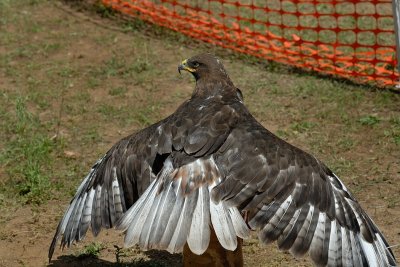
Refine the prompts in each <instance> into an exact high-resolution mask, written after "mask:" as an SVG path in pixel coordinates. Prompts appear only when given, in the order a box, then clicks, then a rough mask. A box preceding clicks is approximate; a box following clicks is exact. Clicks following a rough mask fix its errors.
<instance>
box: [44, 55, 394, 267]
mask: <svg viewBox="0 0 400 267" xmlns="http://www.w3.org/2000/svg"><path fill="white" fill-rule="evenodd" d="M178 70H179V71H181V70H185V71H188V72H190V73H192V74H193V75H194V77H195V79H196V87H195V89H194V91H193V94H192V97H191V98H190V99H189V100H187V101H186V102H184V103H183V104H182V105H181V106H180V107H179V108H178V109H177V110H176V112H175V113H173V114H172V115H170V116H169V117H167V118H165V119H164V120H162V121H160V122H158V123H156V124H154V125H152V126H150V127H148V128H146V129H143V130H141V131H140V132H138V133H137V134H133V135H130V136H128V137H126V138H124V139H122V140H121V141H119V142H118V143H117V144H115V145H114V146H113V147H112V148H111V149H110V150H109V151H108V152H107V153H106V154H105V156H104V157H103V158H101V159H100V160H99V161H98V162H97V163H96V164H95V165H94V166H93V167H92V169H91V171H90V173H89V174H88V176H87V177H86V178H85V179H84V181H83V182H82V184H81V185H80V186H79V188H78V191H77V193H76V195H75V196H74V198H73V199H72V201H71V203H70V206H69V207H68V209H67V211H66V213H65V215H64V217H63V219H62V220H61V222H60V224H59V225H58V228H57V231H56V233H55V236H54V239H53V242H52V244H51V246H50V250H49V258H50V259H51V257H52V255H53V252H54V248H55V245H56V243H57V241H58V239H59V238H60V237H62V238H61V247H64V246H69V245H71V243H72V242H74V241H79V240H81V239H82V238H83V237H84V236H85V234H86V232H87V230H88V228H89V226H91V229H92V232H93V234H94V235H97V234H98V233H99V232H100V230H101V229H102V228H111V227H114V226H116V228H117V229H121V230H124V231H125V245H127V246H131V245H134V244H139V246H140V247H141V248H142V249H164V250H168V251H170V252H181V251H182V250H183V248H184V246H185V244H186V245H187V246H186V248H185V251H188V250H189V251H191V252H192V253H194V254H196V255H201V254H204V255H211V254H212V253H213V252H212V251H211V252H210V251H209V250H207V248H208V247H209V244H210V238H211V240H218V243H219V244H218V246H219V248H218V249H217V250H215V251H221V248H223V249H226V250H229V251H240V244H241V240H240V238H246V237H248V235H249V232H250V230H257V231H258V233H259V238H260V241H261V242H263V243H270V242H273V241H277V243H278V246H279V248H280V249H282V250H289V251H290V252H291V253H292V254H293V255H295V256H302V255H304V254H305V253H307V252H308V253H309V255H310V257H311V259H312V260H313V261H314V263H315V264H316V265H318V266H395V265H396V261H395V258H394V256H393V254H392V251H391V250H390V248H389V247H388V244H387V242H386V241H385V239H384V237H383V235H382V234H381V233H380V231H379V230H378V228H377V226H376V225H375V224H374V222H373V221H372V220H371V219H370V218H369V217H368V215H367V214H366V213H365V212H364V211H363V210H362V208H361V207H360V205H359V204H358V203H357V201H356V200H355V199H354V197H353V196H352V195H351V193H350V192H349V191H348V189H347V188H346V187H345V186H344V185H343V183H342V182H341V181H340V180H339V178H338V177H337V176H336V175H335V174H334V173H333V172H332V171H331V170H330V169H328V168H327V167H326V166H325V165H324V164H323V163H322V162H320V161H319V160H317V159H316V158H315V157H313V156H311V155H309V154H308V153H306V152H304V151H302V150H300V149H298V148H296V147H294V146H292V145H290V144H288V143H286V142H285V141H283V140H281V139H279V138H278V137H276V136H275V135H273V134H272V133H270V132H269V131H268V130H266V129H265V128H264V127H263V126H262V125H261V124H259V123H258V122H257V121H256V119H255V118H254V117H253V116H252V115H251V114H250V113H249V111H248V109H247V108H246V107H245V105H244V104H243V98H242V93H241V92H240V90H239V89H238V88H236V87H235V86H234V85H233V83H232V81H231V79H230V78H229V76H228V74H227V73H226V71H225V69H224V67H223V65H222V63H221V62H220V61H219V60H218V59H217V58H215V57H214V56H212V55H210V54H202V55H198V56H195V57H192V58H190V59H188V60H184V61H183V62H182V64H181V65H179V67H178ZM245 213H246V221H245V220H244V219H243V218H242V215H243V214H245ZM214 235H215V236H216V238H215V237H214V239H213V236H214ZM210 236H211V237H210ZM218 246H215V244H211V245H210V249H212V247H218ZM210 253H211V254H210ZM238 253H241V252H238ZM224 255H230V254H229V253H225V254H224ZM219 260H221V259H219ZM236 260H238V261H239V262H240V261H241V256H240V257H238V258H237V259H235V260H233V259H231V261H236ZM186 261H187V262H190V260H186ZM214 264H216V263H214ZM233 265H235V264H233ZM233 265H232V266H233ZM236 265H238V264H236ZM239 265H240V264H239ZM215 266H217V265H215Z"/></svg>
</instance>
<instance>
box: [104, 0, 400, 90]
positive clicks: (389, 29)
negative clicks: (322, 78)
mask: <svg viewBox="0 0 400 267" xmlns="http://www.w3.org/2000/svg"><path fill="white" fill-rule="evenodd" d="M102 1H103V4H105V5H106V6H109V7H111V8H113V9H116V10H118V11H120V12H122V13H124V14H128V15H131V16H135V17H138V18H140V19H143V20H146V21H149V22H152V23H155V24H158V25H161V26H165V27H168V28H170V29H173V30H176V31H179V32H182V33H184V34H186V35H189V36H192V37H194V38H197V39H200V40H203V41H206V42H210V43H213V44H216V45H219V46H222V47H225V48H229V49H233V50H236V51H239V52H243V53H246V54H251V55H254V56H257V57H261V58H265V59H268V60H273V61H277V62H280V63H284V64H289V65H292V66H296V67H300V68H305V69H309V70H314V71H319V72H322V73H325V74H332V75H337V76H340V77H345V78H347V79H350V80H353V81H355V82H357V83H373V84H376V85H378V86H390V87H391V86H394V85H396V84H398V81H399V72H398V70H397V67H396V66H397V62H396V45H395V43H396V42H395V32H394V20H393V15H392V3H391V0H368V1H359V0H357V1H356V0H345V1H341V0H240V1H235V0H102Z"/></svg>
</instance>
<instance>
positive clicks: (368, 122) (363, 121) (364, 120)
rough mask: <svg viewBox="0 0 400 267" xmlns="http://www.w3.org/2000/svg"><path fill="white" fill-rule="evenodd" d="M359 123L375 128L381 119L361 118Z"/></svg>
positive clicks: (369, 116)
mask: <svg viewBox="0 0 400 267" xmlns="http://www.w3.org/2000/svg"><path fill="white" fill-rule="evenodd" d="M358 122H360V123H361V124H362V125H368V126H374V125H375V124H377V123H379V122H380V119H379V118H378V117H375V116H372V115H368V116H364V117H361V118H360V119H359V120H358Z"/></svg>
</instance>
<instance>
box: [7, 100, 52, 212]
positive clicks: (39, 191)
mask: <svg viewBox="0 0 400 267" xmlns="http://www.w3.org/2000/svg"><path fill="white" fill-rule="evenodd" d="M14 101H15V102H14V104H15V109H14V114H7V113H6V114H4V115H3V116H2V118H1V119H2V120H3V123H4V126H5V134H6V136H8V137H9V138H10V139H9V141H8V142H7V143H6V146H5V149H4V151H2V152H1V154H0V163H1V165H3V166H6V171H7V174H8V175H9V177H10V179H9V180H8V181H6V182H5V185H8V186H7V188H9V189H7V191H10V192H9V193H16V194H18V195H19V196H20V197H21V198H22V200H23V201H24V202H26V203H33V204H41V203H43V202H44V201H45V200H47V199H49V197H50V195H49V194H48V193H49V190H50V187H51V186H50V179H49V173H48V171H49V168H48V167H50V166H49V164H48V162H49V160H50V157H51V152H52V150H53V149H54V147H55V143H54V141H53V140H51V139H50V138H49V137H48V135H47V133H46V131H43V129H45V128H46V125H45V124H43V123H42V122H41V121H40V120H39V118H38V117H37V116H36V115H34V114H32V113H31V112H29V111H28V110H27V107H26V100H25V99H24V97H22V96H18V97H17V98H16V99H15V100H14ZM3 188H6V187H3ZM5 190H6V189H5Z"/></svg>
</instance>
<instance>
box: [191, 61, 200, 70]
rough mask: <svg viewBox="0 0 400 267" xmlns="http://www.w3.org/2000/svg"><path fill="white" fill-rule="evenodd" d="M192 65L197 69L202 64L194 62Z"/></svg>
mask: <svg viewBox="0 0 400 267" xmlns="http://www.w3.org/2000/svg"><path fill="white" fill-rule="evenodd" d="M192 65H193V67H194V68H197V67H198V66H200V63H199V62H197V61H194V62H193V63H192Z"/></svg>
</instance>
